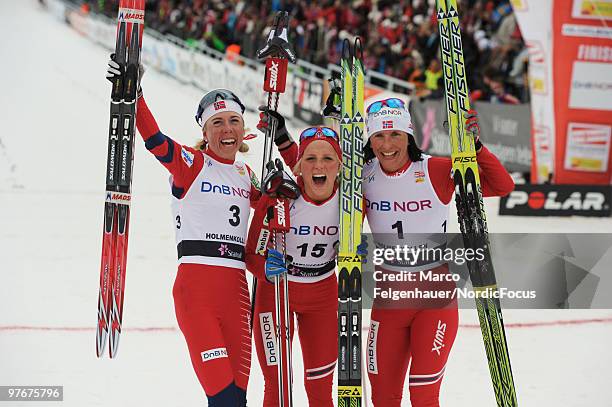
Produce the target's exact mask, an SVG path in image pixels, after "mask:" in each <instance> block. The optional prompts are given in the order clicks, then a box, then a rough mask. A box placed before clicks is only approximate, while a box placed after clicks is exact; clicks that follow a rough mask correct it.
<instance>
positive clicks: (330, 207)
mask: <svg viewBox="0 0 612 407" xmlns="http://www.w3.org/2000/svg"><path fill="white" fill-rule="evenodd" d="M277 117H280V116H279V115H277ZM281 120H282V118H281ZM279 134H286V130H284V120H283V122H282V123H281V124H280V125H279V126H278V130H277V140H276V142H277V145H279V144H283V143H282V141H281V142H280V143H279V137H278V135H279ZM285 140H286V142H285V143H284V146H283V147H284V148H283V147H281V148H280V150H281V154H282V156H283V157H284V158H285V160H286V162H287V164H289V165H290V166H291V167H293V168H294V170H293V171H294V173H295V174H296V175H297V183H298V185H299V188H300V191H301V195H300V196H299V197H298V198H297V199H295V200H291V201H290V202H289V207H290V209H289V219H290V225H291V228H290V231H289V232H287V234H286V253H287V258H288V259H289V267H288V275H289V277H288V278H289V309H290V315H291V319H290V332H291V337H292V338H293V332H294V328H295V325H294V322H295V321H294V316H295V320H296V322H297V330H298V335H299V337H300V344H301V346H302V355H303V358H304V383H305V387H306V394H307V396H308V403H309V405H310V406H312V407H333V405H334V404H333V401H332V380H333V376H334V371H335V366H336V359H337V356H338V355H337V354H338V335H337V332H338V318H337V308H338V305H337V295H338V283H337V278H336V273H335V269H336V267H335V266H336V249H335V245H336V243H337V241H338V223H339V203H338V183H337V176H338V172H339V169H340V163H341V153H340V146H339V143H338V136H337V134H336V133H335V131H333V130H332V129H330V128H326V127H313V128H308V129H306V130H304V131H303V132H302V134H301V136H300V146H299V152H298V147H297V145H296V144H295V143H293V142H291V141H288V140H289V139H288V138H287V137H286V138H285ZM296 156H297V158H298V160H297V163H296ZM294 164H295V166H294ZM275 202H276V199H275V198H273V197H270V196H267V195H265V194H264V196H263V197H262V199H261V200H260V202H259V204H258V206H257V208H256V210H255V215H254V217H253V220H252V222H251V227H250V230H249V237H248V243H247V269H248V270H249V271H251V272H252V273H253V274H254V275H255V276H256V277H257V278H258V280H259V281H260V283H259V284H258V285H257V293H256V297H255V313H254V316H253V337H254V340H255V347H256V349H257V356H258V358H259V364H260V366H261V367H262V370H263V374H264V377H265V392H264V404H263V405H264V406H265V407H272V406H278V405H279V400H278V399H279V393H278V386H279V384H278V383H279V381H278V371H277V359H276V358H277V356H279V355H280V354H281V352H280V350H279V349H277V348H276V342H275V339H274V338H275V335H274V328H273V327H274V322H275V312H274V310H275V308H274V305H275V303H274V286H273V284H271V283H270V282H268V281H267V280H266V275H265V270H266V267H265V263H266V255H267V246H268V244H267V242H268V239H269V231H268V226H267V225H268V221H267V212H268V208H269V207H270V206H273V205H274V203H275ZM285 394H286V393H285ZM286 403H287V398H286V400H285V405H287V404H286Z"/></svg>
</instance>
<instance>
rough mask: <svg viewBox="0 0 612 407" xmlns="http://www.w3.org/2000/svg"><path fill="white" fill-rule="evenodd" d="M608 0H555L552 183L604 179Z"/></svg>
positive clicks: (610, 92) (611, 129)
mask: <svg viewBox="0 0 612 407" xmlns="http://www.w3.org/2000/svg"><path fill="white" fill-rule="evenodd" d="M609 21H612V2H610V1H593V0H556V1H555V8H554V13H553V44H554V48H553V67H554V72H553V79H554V82H555V84H556V86H557V92H556V96H555V120H556V124H557V126H556V139H557V145H558V148H557V151H556V154H555V162H556V171H555V174H554V177H553V182H555V183H559V184H610V180H611V176H612V170H611V168H610V138H611V134H612V119H610V117H611V116H610V115H611V114H612V28H611V27H609V24H610V23H609Z"/></svg>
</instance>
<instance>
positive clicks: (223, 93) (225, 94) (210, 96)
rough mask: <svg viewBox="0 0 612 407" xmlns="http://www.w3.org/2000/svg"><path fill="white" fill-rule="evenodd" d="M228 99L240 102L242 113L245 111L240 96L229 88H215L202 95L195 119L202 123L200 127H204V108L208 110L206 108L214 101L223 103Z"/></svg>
mask: <svg viewBox="0 0 612 407" xmlns="http://www.w3.org/2000/svg"><path fill="white" fill-rule="evenodd" d="M226 100H232V101H234V102H236V103H238V105H239V106H240V109H241V110H242V113H244V105H243V104H242V102H241V101H240V99H238V96H236V95H235V94H234V92H232V91H231V90H227V89H215V90H212V91H210V92H208V93H207V94H206V95H204V96H203V97H202V100H200V104H199V105H198V110H197V112H196V115H195V119H196V122H197V123H198V124H199V125H200V127H202V125H203V123H202V113H204V110H206V108H207V107H208V106H210V105H212V104H213V103H219V102H221V103H223V101H226Z"/></svg>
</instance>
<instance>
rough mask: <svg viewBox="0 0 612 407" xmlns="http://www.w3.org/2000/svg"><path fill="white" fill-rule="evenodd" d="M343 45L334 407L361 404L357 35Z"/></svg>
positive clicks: (361, 110) (361, 121)
mask: <svg viewBox="0 0 612 407" xmlns="http://www.w3.org/2000/svg"><path fill="white" fill-rule="evenodd" d="M350 48H351V47H350V43H349V42H348V40H345V41H344V43H343V46H342V58H341V68H342V75H341V81H342V109H341V117H340V145H341V147H342V168H341V176H340V244H339V247H338V269H339V273H338V407H360V406H361V405H362V404H361V401H362V384H361V378H362V374H361V373H362V372H361V257H360V256H359V255H358V254H357V246H358V245H359V244H360V243H361V224H362V221H363V213H362V192H361V172H362V169H363V131H364V97H363V95H364V93H363V92H364V69H363V64H362V62H361V58H362V54H363V52H362V47H361V40H360V39H359V38H357V40H355V47H354V49H353V51H354V52H351V49H350Z"/></svg>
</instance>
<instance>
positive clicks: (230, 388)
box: [107, 56, 260, 407]
mask: <svg viewBox="0 0 612 407" xmlns="http://www.w3.org/2000/svg"><path fill="white" fill-rule="evenodd" d="M121 74H122V72H121V70H120V69H119V65H118V64H117V63H115V62H114V61H113V59H112V56H111V61H109V69H108V74H107V77H108V78H109V79H112V78H114V77H116V76H118V75H121ZM137 103H138V104H137V115H136V125H137V128H138V131H139V133H140V134H141V136H142V138H143V140H144V142H145V147H146V148H147V150H149V151H150V152H151V154H153V155H154V156H155V158H156V159H157V160H158V161H159V162H160V163H161V164H162V165H163V166H164V167H165V168H166V169H167V170H168V171H169V172H170V183H171V193H172V211H173V215H172V216H173V221H174V225H175V232H176V240H177V252H178V262H179V266H178V272H177V275H176V280H175V282H174V288H173V296H174V307H175V312H176V317H177V321H178V324H179V327H180V329H181V331H182V332H183V335H184V337H185V341H186V342H187V348H188V349H189V355H190V358H191V362H192V365H193V368H194V370H195V372H196V375H197V377H198V380H199V381H200V384H201V385H202V388H203V389H204V392H205V393H206V396H207V398H208V405H209V407H244V406H246V389H247V384H248V380H249V373H250V363H251V337H250V331H249V313H250V300H249V293H248V287H247V282H246V276H245V245H246V236H247V224H248V219H249V212H250V208H251V205H254V203H255V202H256V201H257V200H258V199H259V197H260V193H259V189H258V182H257V178H256V176H255V175H254V173H253V172H252V171H251V169H250V168H249V167H248V166H247V165H246V164H245V163H243V162H241V161H237V160H236V153H237V152H238V151H239V150H240V151H247V150H248V147H247V146H246V145H245V144H244V143H243V139H244V134H245V130H244V129H245V126H244V119H243V116H242V115H243V113H244V105H243V104H242V103H241V102H240V99H238V97H237V96H236V95H235V94H234V93H232V92H231V91H228V90H225V89H215V90H213V91H210V92H208V93H207V94H206V95H204V97H203V98H202V100H201V101H200V104H199V106H198V110H197V114H196V121H197V122H198V124H199V125H200V126H201V127H202V138H203V139H202V142H201V143H200V146H199V147H196V148H192V147H188V146H184V145H181V144H179V143H177V142H176V141H174V140H172V139H171V138H170V137H168V136H166V135H165V134H163V133H162V132H161V131H160V130H159V127H158V125H157V123H156V121H155V119H154V118H153V115H152V114H151V112H150V110H149V108H148V106H147V104H146V102H145V99H144V97H142V91H141V90H139V98H138V102H137Z"/></svg>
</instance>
